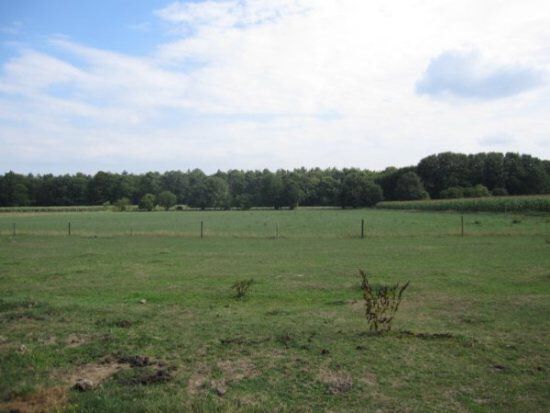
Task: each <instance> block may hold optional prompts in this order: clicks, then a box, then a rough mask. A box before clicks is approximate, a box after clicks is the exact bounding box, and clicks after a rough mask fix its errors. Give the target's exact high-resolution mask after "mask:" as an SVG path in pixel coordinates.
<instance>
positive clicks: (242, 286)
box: [231, 278, 254, 300]
mask: <svg viewBox="0 0 550 413" xmlns="http://www.w3.org/2000/svg"><path fill="white" fill-rule="evenodd" d="M252 283H254V280H253V279H252V278H251V279H249V280H240V281H236V282H235V284H233V285H232V286H231V289H233V290H235V298H237V299H239V300H242V299H243V298H244V297H245V296H246V293H247V292H248V289H249V288H250V286H251V285H252Z"/></svg>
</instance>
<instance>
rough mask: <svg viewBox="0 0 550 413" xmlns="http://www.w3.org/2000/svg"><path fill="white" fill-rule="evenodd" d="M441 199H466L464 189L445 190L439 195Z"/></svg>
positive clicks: (458, 187)
mask: <svg viewBox="0 0 550 413" xmlns="http://www.w3.org/2000/svg"><path fill="white" fill-rule="evenodd" d="M439 197H440V198H442V199H456V198H464V188H462V187H461V186H453V187H451V188H447V189H444V190H443V191H441V192H440V193H439Z"/></svg>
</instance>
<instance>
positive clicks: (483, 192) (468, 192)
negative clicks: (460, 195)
mask: <svg viewBox="0 0 550 413" xmlns="http://www.w3.org/2000/svg"><path fill="white" fill-rule="evenodd" d="M484 196H491V193H490V192H489V190H488V189H487V187H486V186H484V185H481V184H478V185H476V186H473V187H472V186H471V187H468V188H464V197H465V198H481V197H484Z"/></svg>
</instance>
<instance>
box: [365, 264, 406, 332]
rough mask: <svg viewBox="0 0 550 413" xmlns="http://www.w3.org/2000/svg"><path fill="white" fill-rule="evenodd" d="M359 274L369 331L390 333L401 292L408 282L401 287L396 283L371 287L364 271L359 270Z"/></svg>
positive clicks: (401, 295)
mask: <svg viewBox="0 0 550 413" xmlns="http://www.w3.org/2000/svg"><path fill="white" fill-rule="evenodd" d="M359 274H360V276H361V289H362V290H363V299H364V300H365V316H366V317H367V321H368V323H369V329H370V330H371V331H373V332H376V333H384V332H388V331H390V330H391V325H392V322H393V319H394V317H395V313H397V310H399V304H400V303H401V298H402V297H403V292H405V290H406V289H407V287H408V286H409V282H407V283H405V284H403V285H400V284H399V283H397V284H395V285H382V286H373V285H371V284H370V283H369V280H368V277H367V273H366V271H363V270H359Z"/></svg>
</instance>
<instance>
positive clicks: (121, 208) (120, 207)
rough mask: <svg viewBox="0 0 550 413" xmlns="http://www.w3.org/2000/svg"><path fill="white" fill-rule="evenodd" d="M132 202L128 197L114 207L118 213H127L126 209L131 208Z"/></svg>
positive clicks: (117, 202) (119, 200)
mask: <svg viewBox="0 0 550 413" xmlns="http://www.w3.org/2000/svg"><path fill="white" fill-rule="evenodd" d="M130 204H131V202H130V200H129V199H128V198H126V197H123V198H120V199H118V200H117V201H116V202H115V203H114V206H115V208H116V210H117V211H121V212H122V211H126V209H128V207H129V206H130Z"/></svg>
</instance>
